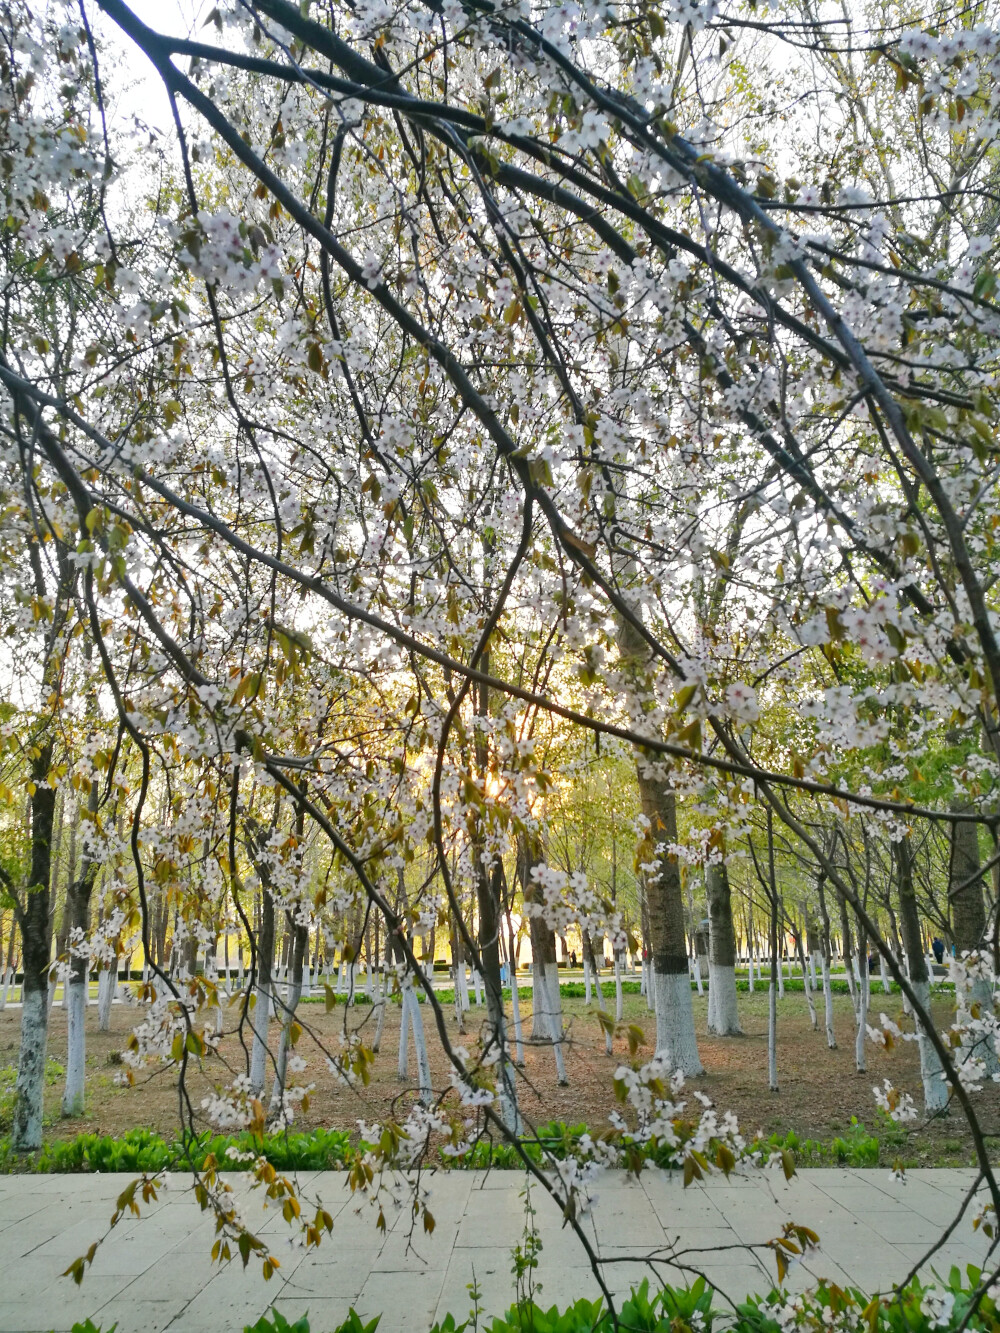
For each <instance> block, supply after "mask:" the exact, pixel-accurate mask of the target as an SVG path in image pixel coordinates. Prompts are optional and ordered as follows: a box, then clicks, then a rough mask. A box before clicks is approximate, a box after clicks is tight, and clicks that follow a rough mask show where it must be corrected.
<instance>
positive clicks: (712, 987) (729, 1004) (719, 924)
mask: <svg viewBox="0 0 1000 1333" xmlns="http://www.w3.org/2000/svg"><path fill="white" fill-rule="evenodd" d="M705 892H706V895H707V897H708V1030H709V1032H715V1033H717V1034H718V1035H719V1036H720V1037H735V1036H739V1035H741V1034H742V1032H743V1029H742V1028H741V1027H740V1016H739V1010H738V1007H737V1001H736V936H735V933H734V931H733V901H732V893H731V891H730V887H729V871H728V870H727V869H726V863H725V862H724V861H721V862H719V864H717V865H710V866H708V867H707V868H706V871H705Z"/></svg>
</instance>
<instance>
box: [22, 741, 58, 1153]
mask: <svg viewBox="0 0 1000 1333" xmlns="http://www.w3.org/2000/svg"><path fill="white" fill-rule="evenodd" d="M51 766H52V743H51V741H49V742H46V743H44V744H43V745H41V746H40V747H39V752H38V754H37V756H36V757H35V759H33V760H32V763H31V778H32V781H33V782H34V784H35V790H34V793H33V794H32V795H31V797H30V798H29V809H30V816H31V871H30V878H29V881H28V888H27V891H26V894H25V901H24V905H23V908H22V910H21V912H20V913H19V916H20V921H19V925H20V927H21V943H22V957H23V967H24V982H23V984H22V987H21V1002H22V1007H21V1048H20V1053H19V1055H18V1064H17V1082H16V1085H15V1090H14V1122H13V1126H12V1131H11V1145H12V1147H13V1148H14V1149H15V1150H16V1151H17V1152H33V1151H34V1150H35V1149H36V1148H40V1147H41V1146H42V1109H43V1108H42V1101H43V1096H44V1089H45V1047H46V1042H47V1039H48V1020H49V1006H48V998H49V984H48V981H49V979H48V971H49V940H50V929H49V926H50V923H49V891H50V884H51V874H52V831H53V819H54V816H55V806H56V793H55V790H54V789H53V788H52V787H49V786H48V785H47V781H48V775H49V769H50V768H51Z"/></svg>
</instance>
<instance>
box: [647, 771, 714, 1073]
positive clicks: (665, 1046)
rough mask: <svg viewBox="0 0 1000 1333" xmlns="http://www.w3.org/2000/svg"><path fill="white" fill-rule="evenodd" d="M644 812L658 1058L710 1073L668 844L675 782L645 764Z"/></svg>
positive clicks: (673, 829)
mask: <svg viewBox="0 0 1000 1333" xmlns="http://www.w3.org/2000/svg"><path fill="white" fill-rule="evenodd" d="M637 770H638V778H639V796H640V800H641V802H642V812H643V814H644V815H645V816H646V819H647V820H648V821H649V831H648V834H647V837H648V840H649V844H650V854H649V855H648V856H644V857H643V858H642V859H643V860H645V861H649V862H652V861H654V860H655V862H656V869H655V870H653V871H652V872H651V873H650V874H649V875H648V876H647V878H646V900H647V903H648V906H649V933H650V941H651V943H652V952H653V992H654V998H655V1008H656V1054H657V1056H658V1057H659V1058H660V1059H661V1060H663V1061H664V1063H665V1064H666V1065H667V1066H668V1067H669V1068H670V1069H671V1070H677V1069H680V1070H682V1071H683V1072H684V1073H685V1074H687V1075H697V1074H702V1073H704V1069H703V1067H702V1063H701V1060H700V1059H699V1057H698V1041H697V1038H696V1037H695V1032H694V1011H693V1008H692V1003H691V982H690V979H689V977H688V958H687V946H686V942H685V938H684V901H683V898H682V896H681V876H680V868H679V867H678V865H677V861H676V859H674V857H673V855H672V853H671V852H670V851H669V850H668V847H667V844H672V843H676V841H677V805H676V797H675V795H674V791H673V788H672V787H671V786H670V784H669V782H666V781H663V780H662V779H659V778H655V777H653V776H652V775H651V774H650V773H649V770H648V768H647V766H646V763H645V760H643V759H641V758H640V759H639V761H638V764H637Z"/></svg>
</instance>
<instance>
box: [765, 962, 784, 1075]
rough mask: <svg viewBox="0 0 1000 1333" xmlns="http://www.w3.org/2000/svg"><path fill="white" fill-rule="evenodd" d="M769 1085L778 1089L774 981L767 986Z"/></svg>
mask: <svg viewBox="0 0 1000 1333" xmlns="http://www.w3.org/2000/svg"><path fill="white" fill-rule="evenodd" d="M778 977H779V978H780V977H781V967H780V966H779V967H778ZM767 1086H768V1087H769V1088H770V1090H771V1091H772V1092H777V1091H778V997H777V995H776V994H775V989H774V982H773V981H772V982H771V984H770V985H769V986H768V988H767Z"/></svg>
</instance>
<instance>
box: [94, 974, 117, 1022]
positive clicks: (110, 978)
mask: <svg viewBox="0 0 1000 1333" xmlns="http://www.w3.org/2000/svg"><path fill="white" fill-rule="evenodd" d="M117 983H118V969H117V967H114V968H111V967H102V968H101V970H100V972H98V974H97V1030H98V1031H99V1032H110V1031H111V1004H112V1001H113V1000H114V998H115V990H116V988H117Z"/></svg>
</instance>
